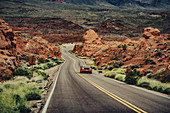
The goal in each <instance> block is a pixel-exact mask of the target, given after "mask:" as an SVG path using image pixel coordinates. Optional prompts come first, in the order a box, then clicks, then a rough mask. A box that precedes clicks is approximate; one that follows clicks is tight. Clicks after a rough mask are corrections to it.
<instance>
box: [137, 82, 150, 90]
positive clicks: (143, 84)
mask: <svg viewBox="0 0 170 113" xmlns="http://www.w3.org/2000/svg"><path fill="white" fill-rule="evenodd" d="M139 86H140V87H144V88H148V89H151V88H150V86H149V83H148V82H142V83H140V84H139Z"/></svg>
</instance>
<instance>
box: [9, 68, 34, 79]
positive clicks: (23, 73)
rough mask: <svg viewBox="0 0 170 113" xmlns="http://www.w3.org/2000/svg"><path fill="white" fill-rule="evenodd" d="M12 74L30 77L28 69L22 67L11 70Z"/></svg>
mask: <svg viewBox="0 0 170 113" xmlns="http://www.w3.org/2000/svg"><path fill="white" fill-rule="evenodd" d="M12 75H13V76H26V77H28V78H29V79H30V78H31V77H32V75H31V72H30V70H28V69H24V68H19V69H15V70H14V71H13V72H12Z"/></svg>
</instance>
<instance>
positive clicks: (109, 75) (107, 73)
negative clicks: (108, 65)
mask: <svg viewBox="0 0 170 113" xmlns="http://www.w3.org/2000/svg"><path fill="white" fill-rule="evenodd" d="M104 76H106V77H110V78H115V76H116V73H115V72H113V71H107V72H106V73H105V74H104Z"/></svg>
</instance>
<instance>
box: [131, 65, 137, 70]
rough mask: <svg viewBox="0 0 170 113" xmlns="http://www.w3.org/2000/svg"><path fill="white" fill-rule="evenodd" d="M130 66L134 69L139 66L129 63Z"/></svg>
mask: <svg viewBox="0 0 170 113" xmlns="http://www.w3.org/2000/svg"><path fill="white" fill-rule="evenodd" d="M130 68H131V69H135V68H139V66H138V65H130Z"/></svg>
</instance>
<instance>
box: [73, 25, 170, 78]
mask: <svg viewBox="0 0 170 113" xmlns="http://www.w3.org/2000/svg"><path fill="white" fill-rule="evenodd" d="M169 37H170V34H162V35H161V34H160V31H159V30H158V29H153V28H151V27H148V28H145V29H144V34H143V37H141V38H139V39H138V40H132V39H125V40H123V41H110V42H108V41H104V40H103V39H102V38H101V37H99V36H98V35H97V33H96V32H95V31H94V30H91V29H90V30H88V31H86V32H85V34H84V35H83V42H82V45H81V44H78V45H75V47H74V49H73V52H76V54H77V55H80V56H87V57H90V58H94V59H95V64H96V65H97V66H98V67H101V68H105V66H106V65H112V66H114V67H119V66H121V65H124V66H130V65H132V66H133V65H135V66H136V67H137V68H139V70H141V73H143V74H144V75H145V74H146V73H147V70H149V69H151V70H153V72H156V71H157V70H159V69H161V68H166V67H168V65H169V58H170V50H169V48H170V44H169ZM160 58H161V60H160ZM147 60H149V62H147Z"/></svg>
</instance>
